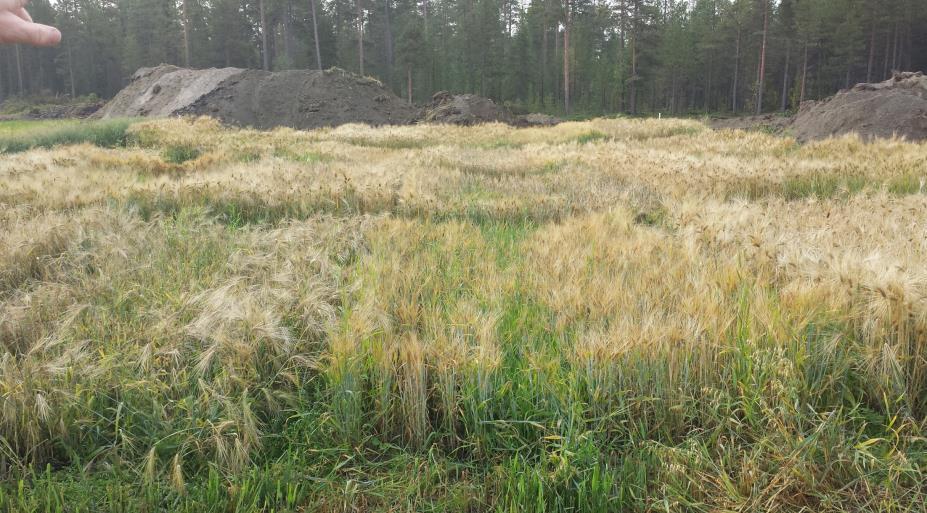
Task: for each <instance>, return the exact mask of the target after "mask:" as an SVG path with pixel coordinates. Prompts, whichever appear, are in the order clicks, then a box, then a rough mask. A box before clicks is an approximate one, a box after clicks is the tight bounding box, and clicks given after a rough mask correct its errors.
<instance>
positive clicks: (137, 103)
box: [98, 65, 418, 129]
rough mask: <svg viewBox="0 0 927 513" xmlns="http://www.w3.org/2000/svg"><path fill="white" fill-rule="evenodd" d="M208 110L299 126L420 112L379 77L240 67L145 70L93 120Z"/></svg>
mask: <svg viewBox="0 0 927 513" xmlns="http://www.w3.org/2000/svg"><path fill="white" fill-rule="evenodd" d="M203 114H205V115H209V116H212V117H215V118H217V119H219V120H221V121H223V122H226V123H229V124H234V125H240V126H251V127H254V128H262V129H263V128H273V127H277V126H288V127H292V128H299V129H309V128H320V127H327V126H337V125H343V124H346V123H367V124H370V125H393V124H409V123H411V122H413V121H414V120H415V119H416V118H417V116H418V110H417V109H416V108H415V107H413V106H411V105H409V104H408V103H406V102H404V101H403V100H401V99H399V98H398V97H397V96H396V95H394V94H392V93H391V92H389V91H388V90H387V89H386V88H385V87H383V84H381V83H380V82H379V81H377V80H374V79H371V78H366V77H361V76H358V75H355V74H353V73H349V72H347V71H344V70H340V69H337V68H333V69H330V70H327V71H280V72H268V71H258V70H245V69H239V68H223V69H205V70H191V69H184V68H178V67H175V66H168V65H161V66H158V67H156V68H143V69H140V70H139V71H138V72H136V73H135V75H133V77H132V82H131V83H130V84H129V85H128V86H127V87H126V88H125V89H123V90H122V91H121V92H120V93H119V94H118V95H117V96H116V97H115V98H114V99H113V100H112V101H110V102H109V103H108V104H107V105H106V106H105V107H104V108H103V109H102V110H101V111H100V113H99V114H98V116H99V117H104V118H111V117H127V116H128V117H131V116H150V117H166V116H174V115H203Z"/></svg>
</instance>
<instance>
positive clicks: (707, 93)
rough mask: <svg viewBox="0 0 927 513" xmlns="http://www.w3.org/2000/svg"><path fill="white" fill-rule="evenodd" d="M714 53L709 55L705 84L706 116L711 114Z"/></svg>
mask: <svg viewBox="0 0 927 513" xmlns="http://www.w3.org/2000/svg"><path fill="white" fill-rule="evenodd" d="M713 57H714V54H713V53H709V54H708V80H707V81H706V83H705V114H708V113H709V112H711V68H712V66H711V65H712V60H713V59H712V58H713Z"/></svg>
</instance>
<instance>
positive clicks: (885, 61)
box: [882, 30, 892, 80]
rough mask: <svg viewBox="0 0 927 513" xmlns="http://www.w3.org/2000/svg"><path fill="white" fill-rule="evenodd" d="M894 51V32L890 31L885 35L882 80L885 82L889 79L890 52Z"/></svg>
mask: <svg viewBox="0 0 927 513" xmlns="http://www.w3.org/2000/svg"><path fill="white" fill-rule="evenodd" d="M891 49H892V31H891V30H889V31H888V32H886V33H885V59H883V61H882V79H883V80H885V79H887V78H888V59H889V54H888V53H889V52H890V51H891Z"/></svg>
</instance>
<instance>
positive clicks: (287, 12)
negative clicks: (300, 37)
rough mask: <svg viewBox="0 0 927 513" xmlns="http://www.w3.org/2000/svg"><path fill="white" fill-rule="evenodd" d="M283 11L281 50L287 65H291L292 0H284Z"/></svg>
mask: <svg viewBox="0 0 927 513" xmlns="http://www.w3.org/2000/svg"><path fill="white" fill-rule="evenodd" d="M285 7H286V9H284V12H283V52H284V53H285V54H286V59H287V65H288V66H289V67H293V0H286V5H285Z"/></svg>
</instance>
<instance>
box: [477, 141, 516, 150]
mask: <svg viewBox="0 0 927 513" xmlns="http://www.w3.org/2000/svg"><path fill="white" fill-rule="evenodd" d="M524 146H525V144H524V143H520V142H516V141H512V140H510V139H506V138H499V139H493V140H490V141H487V142H482V143H479V144H477V145H476V147H477V148H480V149H482V150H498V149H518V148H523V147H524Z"/></svg>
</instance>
